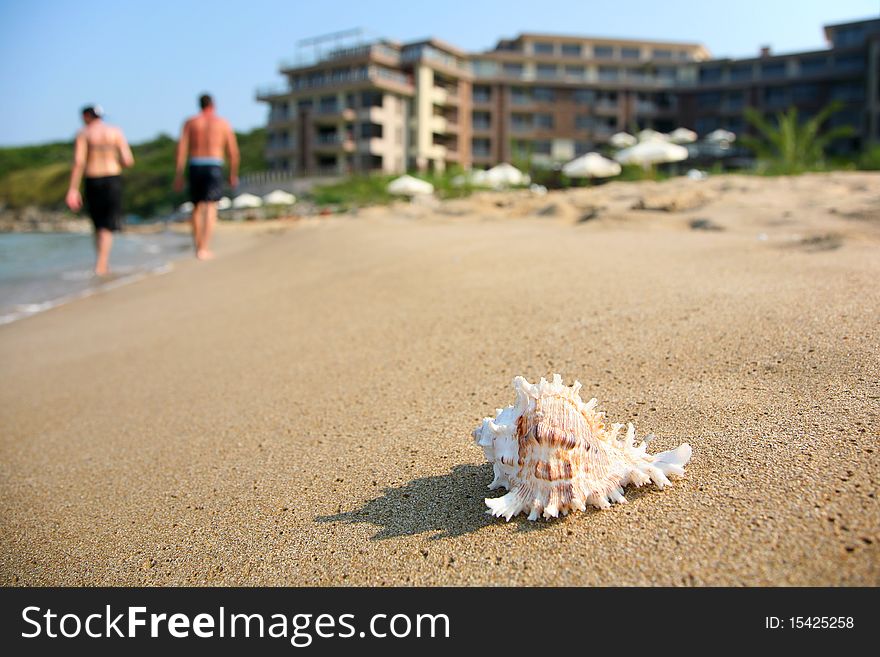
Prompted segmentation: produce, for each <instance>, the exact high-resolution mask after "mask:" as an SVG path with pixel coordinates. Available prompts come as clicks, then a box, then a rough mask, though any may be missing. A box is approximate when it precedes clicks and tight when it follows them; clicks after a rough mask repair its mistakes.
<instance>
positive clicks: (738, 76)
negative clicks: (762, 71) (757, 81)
mask: <svg viewBox="0 0 880 657" xmlns="http://www.w3.org/2000/svg"><path fill="white" fill-rule="evenodd" d="M751 79H752V65H751V64H740V65H738V66H731V67H730V81H731V82H748V81H749V80H751Z"/></svg>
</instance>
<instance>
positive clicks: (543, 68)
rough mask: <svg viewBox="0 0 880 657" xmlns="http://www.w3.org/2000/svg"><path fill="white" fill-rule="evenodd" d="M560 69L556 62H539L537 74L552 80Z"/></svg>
mask: <svg viewBox="0 0 880 657" xmlns="http://www.w3.org/2000/svg"><path fill="white" fill-rule="evenodd" d="M558 70H559V69H558V67H557V66H556V64H538V68H537V74H538V77H539V78H543V79H545V80H547V79H551V80H552V79H553V78H555V77H556V72H557V71H558Z"/></svg>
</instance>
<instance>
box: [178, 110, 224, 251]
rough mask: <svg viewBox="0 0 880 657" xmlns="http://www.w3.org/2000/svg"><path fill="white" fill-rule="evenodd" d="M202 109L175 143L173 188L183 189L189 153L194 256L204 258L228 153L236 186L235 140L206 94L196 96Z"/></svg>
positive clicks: (215, 219)
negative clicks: (225, 157) (175, 166)
mask: <svg viewBox="0 0 880 657" xmlns="http://www.w3.org/2000/svg"><path fill="white" fill-rule="evenodd" d="M199 107H201V109H202V111H201V112H200V113H199V114H198V115H196V116H194V117H192V118H191V119H188V120H187V122H186V123H184V124H183V131H182V132H181V135H180V142H179V143H178V144H177V172H176V174H175V176H174V189H175V190H176V191H178V192H179V191H182V190H183V168H184V165H185V164H186V162H187V157H189V171H188V173H189V196H190V201H192V204H193V212H192V231H193V242H194V244H195V249H196V257H197V258H198V259H199V260H206V259H208V258H210V257H211V256H212V255H213V254H212V253H211V250H210V248H209V245H210V242H211V235H212V233H213V232H214V224H215V223H216V222H217V201H219V200H220V198H221V196H222V195H223V157H224V155H226V154H228V155H229V186H230V187H232V188H235V187H237V186H238V164H239V154H238V141H237V140H236V138H235V132H234V131H233V130H232V126H230V125H229V123H228V122H227V121H226V119H223V118H220V117H219V116H217V114H216V112H215V111H214V100H213V98H211V96H209V95H208V94H204V95H202V96H201V97H200V98H199Z"/></svg>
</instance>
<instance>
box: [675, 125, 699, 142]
mask: <svg viewBox="0 0 880 657" xmlns="http://www.w3.org/2000/svg"><path fill="white" fill-rule="evenodd" d="M669 141H671V142H672V143H673V144H692V143H693V142H695V141H697V133H696V132H694V131H693V130H688V129H687V128H676V129H675V130H673V131H672V132H670V133H669Z"/></svg>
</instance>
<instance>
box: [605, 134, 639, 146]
mask: <svg viewBox="0 0 880 657" xmlns="http://www.w3.org/2000/svg"><path fill="white" fill-rule="evenodd" d="M636 142H638V139H636V138H635V137H633V136H632V135H631V134H629V133H628V132H618V133H615V134H613V135H611V139H609V140H608V143H609V144H611V145H612V146H613V147H614V148H627V147H628V146H635V144H636Z"/></svg>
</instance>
